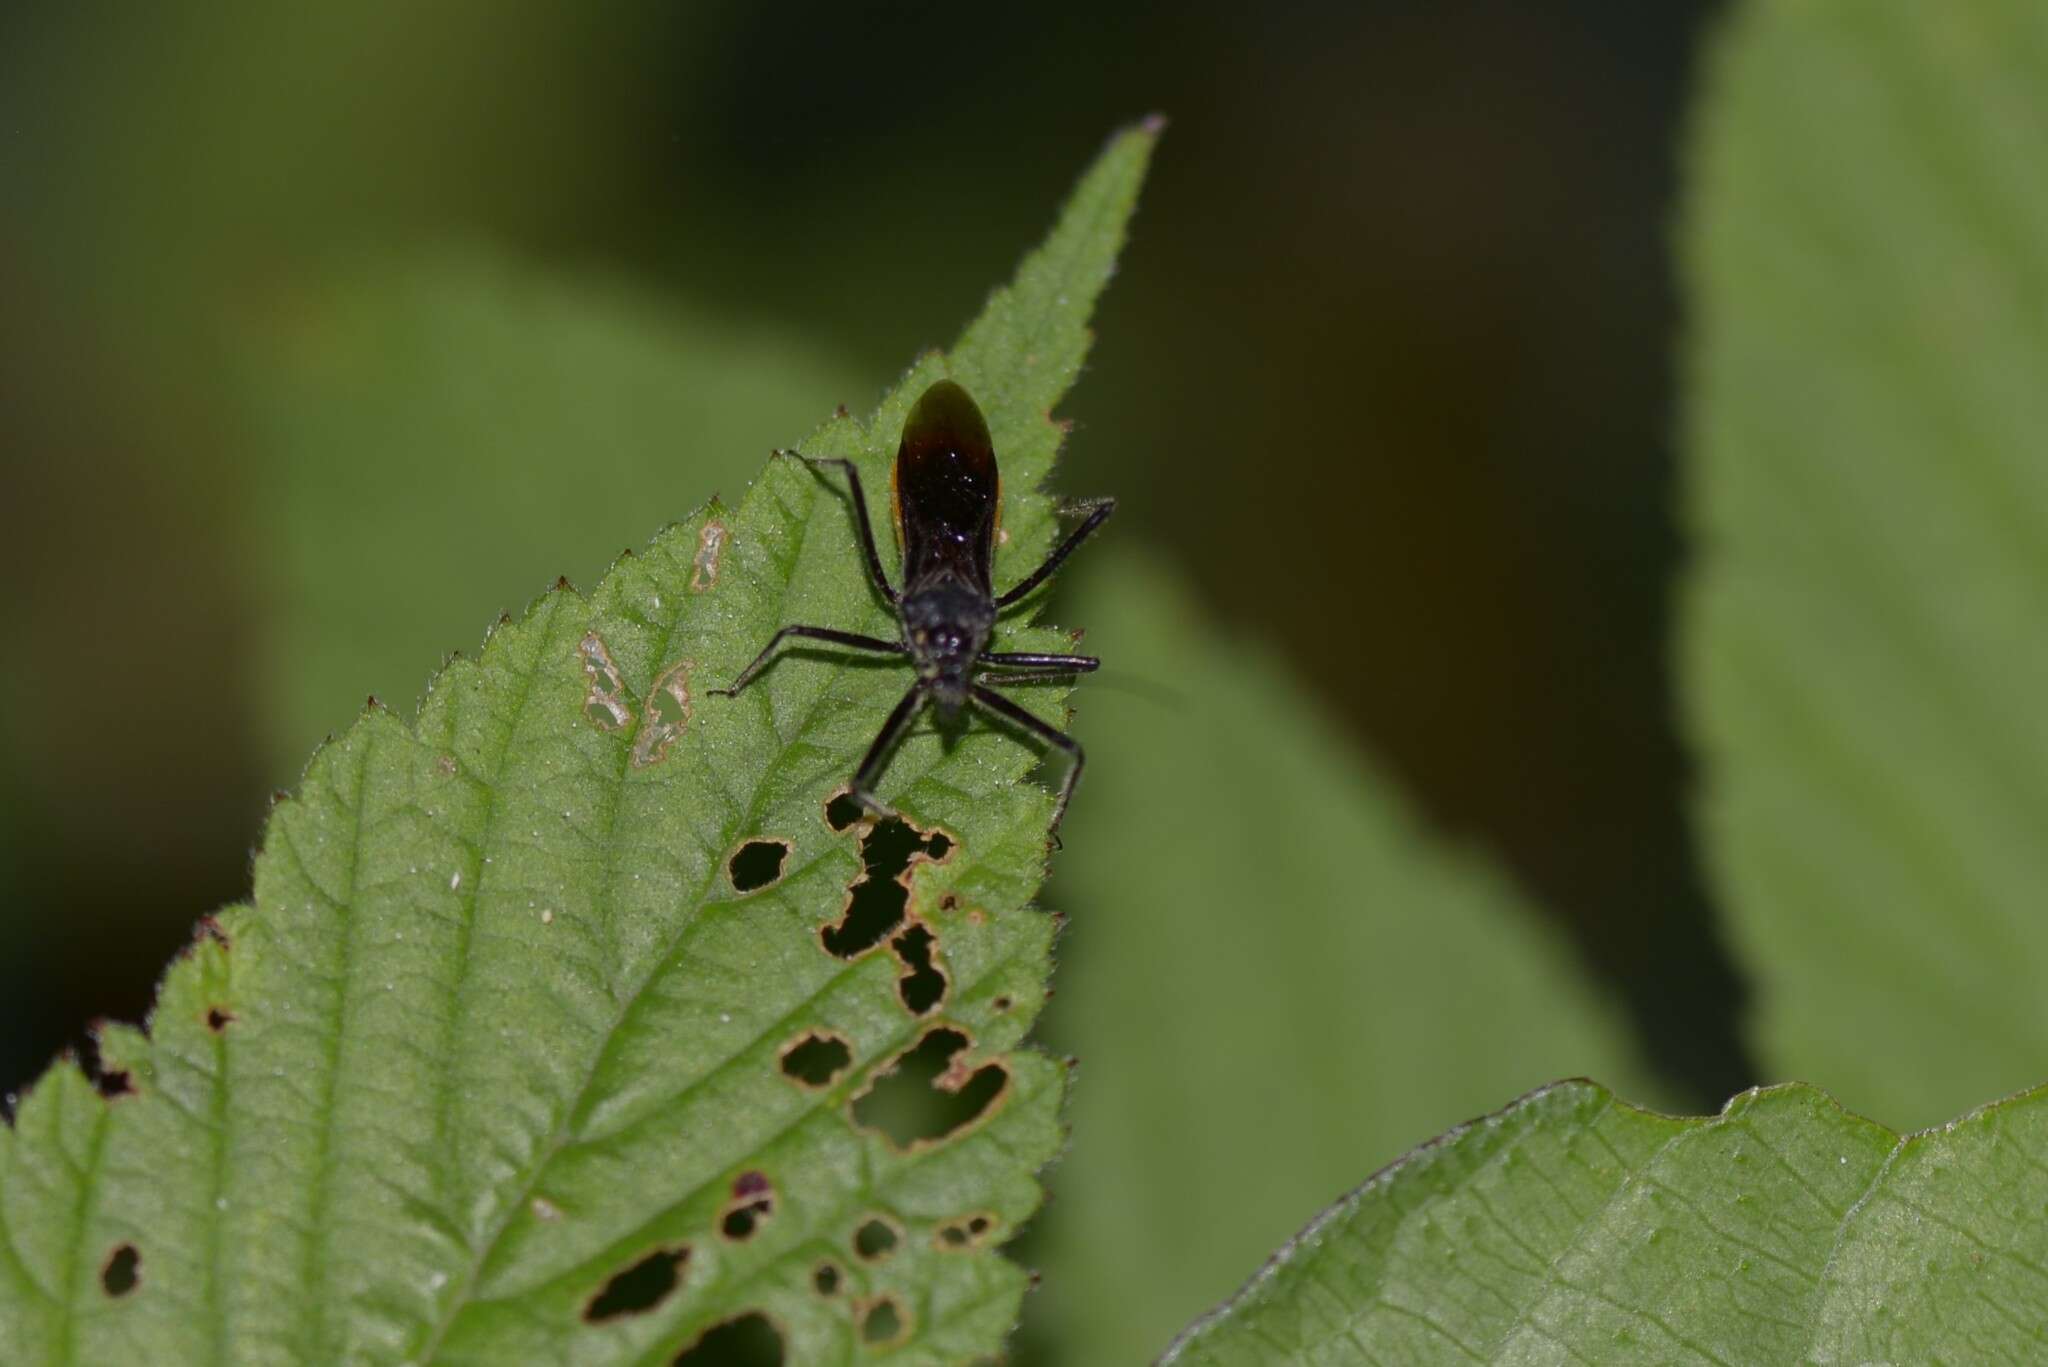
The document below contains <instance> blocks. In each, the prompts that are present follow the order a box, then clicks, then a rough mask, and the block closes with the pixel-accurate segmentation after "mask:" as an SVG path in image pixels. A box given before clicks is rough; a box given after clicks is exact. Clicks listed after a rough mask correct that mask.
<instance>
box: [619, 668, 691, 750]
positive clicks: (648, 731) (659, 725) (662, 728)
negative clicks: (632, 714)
mask: <svg viewBox="0 0 2048 1367" xmlns="http://www.w3.org/2000/svg"><path fill="white" fill-rule="evenodd" d="M695 666H696V661H694V660H678V661H676V662H675V663H674V664H672V665H670V666H669V667H668V668H667V669H664V670H663V671H662V672H661V675H660V677H659V678H657V679H655V681H654V687H653V688H650V689H648V690H647V709H646V711H645V713H644V714H643V716H644V721H643V724H642V725H641V727H640V734H639V735H637V736H635V737H634V738H633V765H634V767H635V768H639V769H645V768H646V767H647V766H648V765H650V764H659V763H661V761H662V759H663V757H664V756H666V755H667V754H668V748H669V747H670V746H671V745H674V744H675V742H676V738H677V737H678V736H680V735H682V734H683V732H685V731H687V730H688V729H689V727H690V670H691V669H693V668H695Z"/></svg>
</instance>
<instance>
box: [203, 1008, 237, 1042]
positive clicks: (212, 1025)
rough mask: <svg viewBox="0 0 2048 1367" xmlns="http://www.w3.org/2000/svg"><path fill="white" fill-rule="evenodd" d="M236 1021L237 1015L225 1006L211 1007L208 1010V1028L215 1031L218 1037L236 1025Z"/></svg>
mask: <svg viewBox="0 0 2048 1367" xmlns="http://www.w3.org/2000/svg"><path fill="white" fill-rule="evenodd" d="M234 1020H235V1013H234V1012H232V1011H230V1010H228V1009H227V1008H226V1007H225V1006H209V1007H207V1008H206V1028H207V1029H209V1030H211V1031H213V1033H214V1034H216V1035H218V1034H219V1033H220V1032H221V1031H223V1030H225V1029H227V1028H228V1026H230V1025H232V1024H234Z"/></svg>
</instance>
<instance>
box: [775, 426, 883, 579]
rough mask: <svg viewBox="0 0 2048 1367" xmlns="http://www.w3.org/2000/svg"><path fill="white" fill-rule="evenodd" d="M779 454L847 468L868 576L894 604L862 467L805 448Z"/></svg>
mask: <svg viewBox="0 0 2048 1367" xmlns="http://www.w3.org/2000/svg"><path fill="white" fill-rule="evenodd" d="M777 454H779V455H785V456H795V457H796V458H797V459H798V460H800V461H802V462H803V463H804V464H806V465H808V466H810V467H811V468H812V469H813V470H815V469H817V468H818V467H819V466H821V465H836V466H838V467H839V468H840V469H841V470H843V471H845V472H846V489H847V492H848V493H850V494H852V495H853V522H854V526H855V528H857V529H858V530H859V532H860V549H861V553H862V554H863V555H865V556H866V557H867V562H868V577H869V578H870V579H872V580H874V581H875V587H876V588H878V589H880V590H881V591H882V597H884V598H885V599H887V600H888V601H889V602H890V603H891V604H892V605H893V604H894V603H895V602H896V590H894V589H892V588H890V587H889V576H888V575H886V574H884V573H882V557H881V554H880V553H879V552H877V551H876V550H875V529H874V528H873V527H871V526H869V525H868V498H867V495H866V494H864V493H862V492H861V487H860V471H859V470H856V469H855V468H854V465H853V462H852V461H850V460H841V459H839V458H838V457H837V456H807V455H805V454H803V453H802V452H801V451H782V452H778V453H777Z"/></svg>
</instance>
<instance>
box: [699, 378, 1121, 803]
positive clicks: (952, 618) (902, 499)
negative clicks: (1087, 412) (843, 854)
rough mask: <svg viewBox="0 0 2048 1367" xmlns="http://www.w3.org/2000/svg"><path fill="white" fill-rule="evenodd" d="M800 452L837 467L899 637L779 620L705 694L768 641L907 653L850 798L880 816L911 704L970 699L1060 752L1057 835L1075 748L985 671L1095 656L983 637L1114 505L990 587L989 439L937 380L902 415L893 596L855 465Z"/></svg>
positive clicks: (1085, 666) (1053, 669)
mask: <svg viewBox="0 0 2048 1367" xmlns="http://www.w3.org/2000/svg"><path fill="white" fill-rule="evenodd" d="M788 454H791V455H797V453H796V452H789V453H788ZM798 459H800V460H802V461H804V462H805V463H807V464H809V465H810V466H811V467H812V468H814V469H815V468H818V467H820V466H827V465H835V466H838V467H839V468H840V469H841V470H844V471H845V472H846V481H847V491H848V492H849V493H850V494H851V495H852V499H853V513H854V523H855V525H856V526H857V527H858V528H859V530H860V545H861V551H862V553H863V554H864V555H865V556H866V558H867V568H868V575H869V577H870V578H872V579H873V580H874V582H875V587H876V588H877V589H878V590H880V591H881V594H882V597H884V598H885V599H887V600H888V601H889V603H890V604H891V606H893V607H894V608H895V609H896V616H897V618H898V620H899V621H900V622H901V623H902V630H903V638H902V639H901V640H900V641H884V640H882V639H880V638H879V637H875V636H862V635H859V634H857V633H855V632H851V631H838V630H835V629H833V628H831V627H812V626H789V627H784V628H782V630H780V631H778V632H776V633H775V635H774V637H773V638H772V639H770V640H769V642H768V644H767V645H766V646H764V647H763V648H762V650H761V653H760V654H759V655H757V656H755V657H754V661H753V663H752V664H749V665H748V666H747V667H746V669H744V670H743V671H741V673H740V676H739V677H738V678H737V679H734V680H733V682H732V686H731V687H730V688H720V689H714V690H712V691H713V692H715V693H721V694H724V695H725V696H727V697H731V696H732V695H733V694H736V693H738V692H739V691H740V690H741V689H743V688H745V687H746V686H747V685H748V684H749V683H751V682H753V680H754V677H755V676H756V675H758V674H759V673H760V672H761V671H762V670H763V669H764V668H766V667H767V665H768V662H769V660H770V659H772V658H773V657H774V654H775V648H776V647H777V646H779V645H781V644H782V642H783V641H784V640H786V639H788V638H789V637H791V636H798V637H803V638H805V639H808V640H814V641H826V642H829V643H831V644H833V645H840V646H847V647H849V648H851V649H854V650H872V651H876V652H880V653H886V654H891V655H907V656H909V657H910V662H911V664H912V665H913V666H914V667H915V668H916V670H917V679H916V681H915V682H914V683H912V684H911V685H910V691H909V692H908V693H906V694H904V695H903V701H901V702H899V703H897V704H896V707H895V709H894V710H893V711H891V712H890V713H889V717H888V720H886V721H884V722H883V723H882V730H881V734H880V735H878V736H876V737H875V743H874V744H873V745H870V746H869V747H868V752H867V754H866V755H865V756H863V757H862V759H861V762H860V767H859V768H858V769H857V770H855V771H854V775H853V796H854V797H855V798H856V799H858V800H859V801H860V803H861V804H862V805H863V806H865V807H867V808H869V809H870V810H872V811H876V812H880V813H883V814H887V812H888V809H887V808H886V807H884V806H883V805H882V804H881V803H880V802H879V801H877V800H876V798H875V796H874V784H875V780H876V779H877V778H879V777H880V776H881V772H882V768H883V766H884V764H885V763H886V762H887V761H888V757H889V751H890V749H891V748H892V747H893V746H894V745H895V743H896V742H897V740H898V739H900V738H901V737H902V735H903V733H904V732H905V731H906V730H908V729H909V727H910V723H911V722H912V721H913V720H915V718H916V716H917V712H918V709H919V708H920V707H922V706H923V705H924V704H925V703H926V702H927V701H929V702H930V703H931V704H932V705H933V706H934V707H936V708H938V710H939V715H940V717H941V718H942V719H950V718H951V717H953V716H954V715H955V714H956V713H958V712H959V710H960V709H961V708H962V707H963V706H965V705H967V704H969V703H972V704H974V705H975V706H978V707H982V708H985V709H987V710H988V711H989V712H992V713H994V714H995V715H996V716H998V717H1001V718H1002V719H1003V720H1005V721H1007V722H1010V723H1011V724H1013V725H1015V726H1018V727H1021V728H1022V729H1023V730H1025V731H1027V732H1029V733H1030V734H1032V735H1034V736H1037V737H1039V738H1040V739H1042V740H1044V741H1045V742H1046V743H1047V744H1048V745H1052V746H1054V747H1056V748H1058V749H1060V750H1062V751H1064V752H1065V753H1066V754H1067V756H1068V760H1069V762H1068V765H1067V776H1066V780H1065V781H1064V782H1063V783H1061V785H1060V794H1059V801H1058V802H1057V804H1055V806H1054V807H1053V813H1052V830H1053V833H1054V834H1055V835H1057V834H1058V832H1059V826H1060V818H1061V817H1062V816H1064V815H1065V814H1066V810H1067V801H1068V799H1069V798H1071V797H1072V796H1073V795H1074V785H1075V784H1076V783H1077V782H1079V781H1080V778H1081V764H1082V754H1081V747H1080V746H1079V745H1078V744H1076V743H1075V741H1074V739H1073V737H1071V736H1069V735H1067V734H1066V733H1065V732H1064V731H1061V730H1059V729H1058V728H1056V727H1053V726H1049V725H1047V724H1046V723H1045V722H1042V721H1040V720H1039V719H1038V718H1036V717H1034V716H1032V715H1031V714H1030V713H1029V712H1027V711H1025V710H1024V709H1023V708H1022V707H1019V706H1018V705H1017V704H1016V703H1014V702H1012V701H1010V699H1008V698H1006V697H1004V696H1003V695H1002V694H1000V693H998V692H996V691H995V690H994V689H993V688H991V687H990V686H989V682H990V681H993V678H994V676H993V675H990V674H989V673H987V671H990V670H993V671H995V672H996V674H999V675H1002V676H1008V677H1011V678H1033V677H1042V676H1046V675H1055V674H1083V673H1087V672H1088V671H1089V670H1092V669H1094V668H1095V667H1096V666H1097V665H1099V664H1100V663H1101V661H1099V660H1096V659H1094V658H1092V657H1090V656H1087V655H1040V654H1035V653H1016V652H1004V651H992V650H990V649H988V643H989V637H990V636H991V634H992V633H993V632H994V630H995V624H996V614H997V613H998V612H1000V611H1001V610H1002V609H1003V608H1005V607H1008V606H1009V605H1010V604H1012V603H1015V602H1017V601H1018V600H1019V599H1021V598H1023V597H1024V595H1025V594H1027V593H1029V592H1031V590H1033V589H1035V588H1037V587H1038V586H1039V585H1040V584H1042V583H1044V582H1045V579H1046V577H1047V576H1048V575H1050V574H1051V573H1052V572H1053V571H1054V570H1056V569H1058V568H1059V567H1060V563H1061V562H1062V561H1064V560H1065V559H1066V558H1067V557H1068V556H1069V555H1071V554H1072V553H1073V550H1074V548H1075V547H1076V546H1078V545H1080V544H1081V543H1082V542H1083V541H1085V540H1087V538H1088V537H1089V535H1090V534H1091V533H1093V532H1094V531H1095V529H1096V528H1097V527H1100V526H1101V525H1102V524H1103V523H1104V522H1105V521H1106V520H1108V518H1109V515H1110V514H1111V513H1112V512H1114V511H1115V510H1116V501H1115V500H1114V499H1102V500H1100V501H1099V502H1096V503H1093V504H1090V505H1088V516H1087V518H1086V519H1085V520H1083V521H1082V523H1081V525H1080V526H1078V527H1076V528H1075V529H1074V530H1073V531H1072V532H1071V533H1070V534H1069V535H1068V536H1067V539H1066V540H1065V541H1062V542H1061V543H1060V544H1059V547H1058V548H1057V549H1056V550H1054V551H1053V553H1052V554H1051V555H1049V556H1047V557H1046V558H1045V563H1044V564H1042V565H1040V566H1039V567H1038V568H1037V569H1035V570H1033V571H1032V572H1031V573H1030V574H1027V575H1025V576H1024V578H1023V579H1022V580H1020V581H1018V583H1017V584H1016V585H1015V586H1014V587H1013V588H1011V589H1010V590H1009V591H1008V592H1007V593H1004V594H1001V595H998V594H997V593H996V592H995V588H994V585H993V583H992V582H991V571H992V569H993V567H994V564H995V541H996V523H997V521H998V519H999V517H1000V515H1001V512H1002V502H1003V499H1002V476H1001V475H1000V473H999V472H998V471H997V469H996V453H995V447H994V445H993V444H992V443H991V442H990V441H989V435H988V424H987V423H986V422H985V421H983V419H982V416H981V410H980V409H979V408H978V407H976V406H975V403H974V400H973V399H971V398H969V397H968V395H967V391H966V390H964V389H962V388H961V387H960V386H959V385H957V384H954V383H953V382H952V381H951V380H940V381H939V382H938V383H937V384H935V385H933V386H932V387H931V388H930V389H927V390H926V391H925V392H924V394H923V395H922V396H921V397H920V398H919V399H918V401H917V403H916V404H915V405H914V406H913V407H912V408H911V410H910V416H909V417H908V418H907V419H905V421H904V423H903V444H902V445H901V446H900V447H898V448H897V451H896V469H895V477H894V480H893V483H894V486H895V490H894V491H895V514H896V529H897V532H898V534H899V535H900V537H901V539H902V542H903V590H902V592H900V593H899V592H897V590H895V589H894V588H892V587H890V584H889V577H888V575H886V574H884V573H883V572H882V558H881V556H880V554H879V553H877V551H876V550H875V535H874V531H873V529H872V528H871V527H870V526H869V524H868V505H867V498H866V497H865V495H864V494H863V493H862V492H861V486H860V473H859V471H857V470H855V469H854V467H853V462H851V461H847V460H833V459H824V458H817V459H814V458H812V457H810V456H802V455H798Z"/></svg>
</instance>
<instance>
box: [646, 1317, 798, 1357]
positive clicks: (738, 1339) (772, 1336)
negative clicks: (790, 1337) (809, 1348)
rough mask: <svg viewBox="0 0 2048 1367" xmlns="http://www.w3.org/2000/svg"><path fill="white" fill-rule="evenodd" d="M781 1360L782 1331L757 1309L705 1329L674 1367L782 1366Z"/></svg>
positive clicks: (678, 1355)
mask: <svg viewBox="0 0 2048 1367" xmlns="http://www.w3.org/2000/svg"><path fill="white" fill-rule="evenodd" d="M782 1360H783V1359H782V1335H781V1333H780V1332H778V1331H777V1330H776V1328H775V1324H774V1322H773V1321H771V1320H770V1319H769V1318H768V1317H767V1316H766V1315H764V1314H762V1313H761V1312H760V1311H758V1310H756V1311H753V1312H751V1313H749V1314H745V1315H740V1316H738V1317H736V1318H734V1319H729V1320H726V1321H725V1322H724V1323H722V1324H714V1325H712V1326H711V1327H710V1328H709V1329H706V1330H705V1331H704V1334H703V1337H701V1338H699V1339H698V1340H697V1341H696V1342H695V1343H693V1344H691V1345H690V1346H689V1347H687V1348H685V1349H683V1351H682V1352H680V1353H678V1354H676V1357H675V1362H674V1364H673V1367H779V1364H780V1363H781V1362H782Z"/></svg>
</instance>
